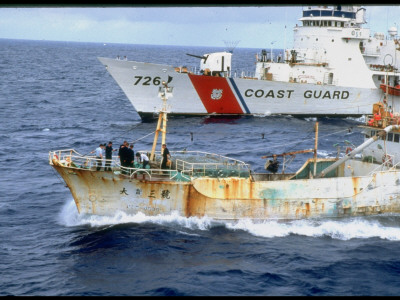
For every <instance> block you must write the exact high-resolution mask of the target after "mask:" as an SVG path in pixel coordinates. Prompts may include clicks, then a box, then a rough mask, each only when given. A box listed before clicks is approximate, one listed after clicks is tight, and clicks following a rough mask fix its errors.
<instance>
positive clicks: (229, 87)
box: [99, 6, 400, 117]
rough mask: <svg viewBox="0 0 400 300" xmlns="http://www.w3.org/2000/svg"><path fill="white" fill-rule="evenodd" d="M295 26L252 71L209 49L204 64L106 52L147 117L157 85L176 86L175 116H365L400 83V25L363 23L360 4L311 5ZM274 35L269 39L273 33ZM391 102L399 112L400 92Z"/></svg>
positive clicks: (153, 106) (226, 54)
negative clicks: (376, 28)
mask: <svg viewBox="0 0 400 300" xmlns="http://www.w3.org/2000/svg"><path fill="white" fill-rule="evenodd" d="M299 21H300V22H301V24H299V25H296V26H295V27H294V29H293V30H294V40H293V46H292V48H288V49H285V50H284V51H282V53H279V54H278V55H273V52H272V49H271V52H269V51H267V50H265V49H264V50H262V51H261V53H257V55H256V67H255V72H254V74H253V75H249V74H246V75H244V74H243V73H241V72H240V70H234V66H232V65H231V57H232V53H231V52H215V53H208V54H203V55H195V54H189V55H191V56H193V57H195V58H197V59H200V68H197V69H194V70H193V69H192V70H190V69H188V68H187V67H184V66H168V65H159V64H153V63H148V62H147V63H145V62H137V61H121V60H117V59H110V58H99V60H100V61H101V62H102V63H103V64H104V65H105V66H106V68H107V70H108V71H109V73H110V74H111V75H112V77H113V78H114V79H115V81H116V82H117V83H118V84H119V86H120V87H121V88H122V90H123V91H124V92H125V94H126V95H127V97H128V99H129V100H130V101H131V103H132V105H133V106H134V107H135V109H136V110H137V112H138V113H139V114H140V115H141V116H149V115H150V116H151V115H152V114H153V113H155V112H156V111H157V110H156V107H157V103H158V99H157V95H155V94H154V92H153V91H154V89H152V87H154V86H159V85H160V84H161V81H166V82H167V83H168V84H171V85H173V86H174V88H175V91H174V99H173V100H172V101H170V115H210V114H212V115H270V114H287V115H296V116H339V117H341V116H361V115H365V114H369V112H370V107H371V106H372V104H373V103H374V102H375V101H376V100H377V99H379V97H381V95H382V93H381V91H380V86H381V85H382V84H388V85H389V86H396V83H397V82H398V81H399V75H398V73H397V71H398V68H399V65H400V60H399V58H400V46H399V38H398V35H397V29H396V28H395V27H391V28H389V31H388V33H389V34H388V35H387V36H385V35H384V34H383V33H374V34H372V33H371V31H370V29H369V28H365V27H363V26H364V24H365V23H366V22H365V8H363V7H360V6H333V7H328V6H316V7H307V8H305V9H304V10H303V15H302V17H301V18H300V19H299ZM266 38H268V37H266ZM387 101H388V102H389V103H390V105H391V107H392V109H393V110H395V111H400V96H398V95H396V93H393V94H391V95H389V97H388V99H387Z"/></svg>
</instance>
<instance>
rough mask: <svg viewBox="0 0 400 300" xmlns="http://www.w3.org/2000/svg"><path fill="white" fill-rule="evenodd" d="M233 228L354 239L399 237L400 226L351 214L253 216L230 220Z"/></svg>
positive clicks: (274, 234)
mask: <svg viewBox="0 0 400 300" xmlns="http://www.w3.org/2000/svg"><path fill="white" fill-rule="evenodd" d="M227 228H231V229H233V230H238V229H239V230H245V231H248V232H249V233H250V234H253V235H255V236H262V237H269V238H270V237H284V236H288V235H290V234H297V235H303V236H309V237H323V236H329V237H331V238H333V239H339V240H350V239H353V238H363V239H365V238H372V237H379V238H381V239H387V240H393V241H399V240H400V228H398V227H387V226H384V225H382V224H380V223H379V222H378V221H377V220H367V219H362V218H349V219H337V220H332V219H330V220H298V221H291V222H284V223H281V222H277V221H265V222H262V223H254V222H253V221H251V220H243V221H239V222H238V223H236V224H227Z"/></svg>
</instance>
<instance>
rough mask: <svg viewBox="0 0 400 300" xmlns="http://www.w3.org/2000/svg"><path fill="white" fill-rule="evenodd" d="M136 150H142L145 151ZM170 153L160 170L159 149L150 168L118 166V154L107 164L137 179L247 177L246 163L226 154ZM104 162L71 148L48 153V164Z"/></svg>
mask: <svg viewBox="0 0 400 300" xmlns="http://www.w3.org/2000/svg"><path fill="white" fill-rule="evenodd" d="M140 152H145V153H146V151H140ZM170 154H171V161H172V164H171V166H170V167H169V169H161V160H162V156H161V153H160V152H159V151H156V152H155V159H154V160H153V161H151V162H150V165H151V168H150V169H143V168H141V166H139V165H137V163H135V164H134V166H133V167H124V166H121V164H120V161H119V159H118V157H114V158H113V159H112V160H110V166H109V167H110V168H111V170H112V171H118V172H119V173H120V174H121V175H125V176H128V177H131V178H138V176H139V175H140V176H143V175H147V176H148V177H150V178H151V177H153V176H154V175H169V177H170V178H171V179H174V178H175V179H180V180H187V179H188V178H190V177H199V176H209V177H227V176H238V177H249V176H250V166H249V165H248V164H246V163H244V162H243V161H240V160H237V159H234V158H230V157H227V156H223V155H219V154H214V153H208V152H201V151H171V152H170ZM105 161H106V160H104V159H97V158H96V157H95V156H88V155H82V154H80V153H78V152H77V151H75V150H74V149H65V150H55V151H50V152H49V164H51V165H59V166H64V167H70V168H81V169H89V170H93V171H94V170H98V171H104V169H105V168H106V167H107V166H106V165H105ZM103 163H104V164H103Z"/></svg>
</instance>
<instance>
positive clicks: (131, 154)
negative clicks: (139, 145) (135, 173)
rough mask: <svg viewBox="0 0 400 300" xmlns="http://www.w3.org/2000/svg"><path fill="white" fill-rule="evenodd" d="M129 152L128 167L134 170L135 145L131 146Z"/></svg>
mask: <svg viewBox="0 0 400 300" xmlns="http://www.w3.org/2000/svg"><path fill="white" fill-rule="evenodd" d="M128 150H129V160H128V167H132V168H133V163H134V162H135V151H133V144H131V145H130V146H129V148H128Z"/></svg>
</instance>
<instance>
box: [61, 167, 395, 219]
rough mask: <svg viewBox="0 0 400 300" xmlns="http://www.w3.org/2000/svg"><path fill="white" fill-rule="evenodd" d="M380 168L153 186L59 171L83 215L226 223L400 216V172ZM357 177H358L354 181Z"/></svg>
mask: <svg viewBox="0 0 400 300" xmlns="http://www.w3.org/2000/svg"><path fill="white" fill-rule="evenodd" d="M374 166H375V167H376V165H373V164H368V163H363V162H358V161H355V160H349V161H348V162H347V163H346V166H345V167H344V168H342V173H343V174H342V175H344V177H337V178H320V179H296V180H275V181H252V180H251V179H249V178H238V177H230V178H210V177H202V178H196V179H192V181H191V182H176V181H171V180H168V179H166V180H158V181H148V180H143V179H142V180H140V179H129V178H127V177H125V176H123V175H119V174H118V175H117V174H114V173H113V172H104V171H93V170H86V169H78V168H71V167H65V166H62V165H58V166H57V165H53V167H54V168H55V169H56V170H57V172H58V173H59V174H60V175H61V176H62V177H63V179H64V180H65V182H66V184H67V186H68V187H69V189H70V191H71V193H72V195H73V198H74V200H75V203H76V206H77V208H78V212H79V213H84V214H95V215H113V214H114V213H115V212H117V211H124V212H126V213H128V214H136V213H138V212H142V213H144V214H145V215H149V216H154V215H158V214H170V213H171V212H172V211H178V212H179V214H180V215H181V216H186V217H190V216H197V217H202V216H208V217H210V218H213V219H220V220H239V219H243V218H250V219H255V220H266V219H284V220H290V219H302V218H313V217H315V218H319V217H343V216H357V215H371V214H380V213H389V212H393V213H399V212H400V172H399V171H398V170H393V171H381V172H376V173H374V174H373V175H370V176H360V174H357V171H355V170H362V173H363V174H368V171H372V168H373V167H374ZM351 175H353V176H351Z"/></svg>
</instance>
